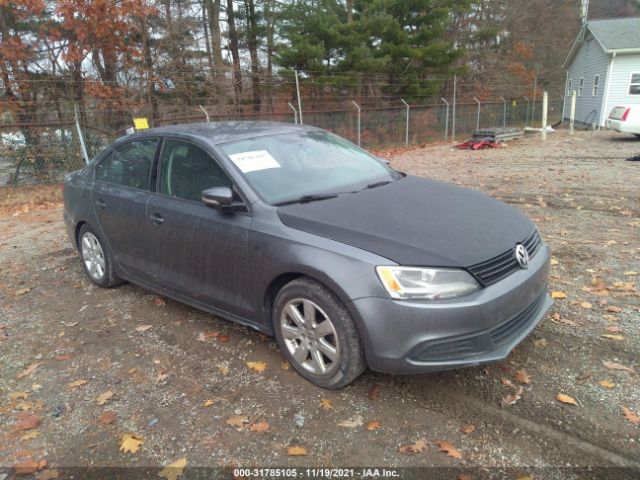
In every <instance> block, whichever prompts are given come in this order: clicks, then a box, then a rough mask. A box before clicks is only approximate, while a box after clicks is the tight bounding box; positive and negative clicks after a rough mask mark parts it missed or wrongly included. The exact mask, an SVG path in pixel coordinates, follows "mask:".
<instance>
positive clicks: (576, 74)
mask: <svg viewBox="0 0 640 480" xmlns="http://www.w3.org/2000/svg"><path fill="white" fill-rule="evenodd" d="M609 59H610V56H609V55H607V54H606V53H605V51H604V50H603V49H602V47H601V46H600V44H599V43H598V41H597V40H596V39H595V38H593V36H592V35H590V34H587V38H586V40H585V42H584V43H583V44H582V45H581V46H580V47H579V50H578V52H577V53H576V55H575V57H574V58H573V62H572V63H571V66H570V67H569V69H568V72H569V75H568V77H567V84H566V85H565V91H566V93H565V110H564V111H565V118H567V119H568V117H569V115H570V110H571V92H570V91H569V88H568V85H569V80H571V81H572V82H573V85H572V87H571V88H572V90H575V91H576V92H579V90H580V79H581V78H584V87H583V93H582V96H578V97H577V98H576V117H575V121H576V123H582V124H586V125H591V124H593V123H595V124H596V125H602V122H603V118H604V117H603V115H602V111H601V110H602V101H603V98H604V97H603V95H604V93H605V86H606V84H607V70H608V68H609ZM596 75H598V76H599V83H598V94H597V95H595V96H594V95H593V87H594V79H595V76H596Z"/></svg>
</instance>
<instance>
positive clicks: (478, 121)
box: [473, 97, 482, 130]
mask: <svg viewBox="0 0 640 480" xmlns="http://www.w3.org/2000/svg"><path fill="white" fill-rule="evenodd" d="M473 99H474V100H475V101H476V102H478V119H477V120H476V130H480V106H481V105H482V103H481V102H480V100H478V99H477V98H476V97H473Z"/></svg>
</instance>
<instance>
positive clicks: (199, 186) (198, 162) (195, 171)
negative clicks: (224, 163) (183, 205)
mask: <svg viewBox="0 0 640 480" xmlns="http://www.w3.org/2000/svg"><path fill="white" fill-rule="evenodd" d="M231 184H232V183H231V180H229V177H228V176H227V175H226V173H225V172H224V170H222V168H221V167H220V166H219V165H218V163H217V162H216V161H215V160H214V159H213V158H211V156H210V155H209V154H208V153H206V152H205V151H204V150H202V149H201V148H200V147H197V146H196V145H193V144H192V143H188V142H182V141H180V140H166V141H165V144H164V148H163V149H162V157H161V173H160V193H164V194H166V195H171V196H174V197H179V198H185V199H187V200H195V201H197V202H199V201H200V200H201V199H202V191H203V190H206V189H207V188H211V187H230V186H231Z"/></svg>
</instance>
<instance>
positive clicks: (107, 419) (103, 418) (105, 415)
mask: <svg viewBox="0 0 640 480" xmlns="http://www.w3.org/2000/svg"><path fill="white" fill-rule="evenodd" d="M115 419H116V414H115V413H113V412H111V411H109V410H106V411H104V412H102V413H101V414H100V416H99V417H98V423H100V424H102V425H109V424H110V423H113V421H114V420H115Z"/></svg>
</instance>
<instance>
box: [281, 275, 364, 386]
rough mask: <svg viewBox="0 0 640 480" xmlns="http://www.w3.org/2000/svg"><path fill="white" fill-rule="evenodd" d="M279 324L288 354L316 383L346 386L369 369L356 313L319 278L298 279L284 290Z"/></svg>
mask: <svg viewBox="0 0 640 480" xmlns="http://www.w3.org/2000/svg"><path fill="white" fill-rule="evenodd" d="M296 312H297V314H296ZM327 322H328V324H327ZM273 326H274V331H275V337H276V340H277V341H278V345H279V346H280V350H281V351H282V354H283V355H284V356H285V358H287V360H289V362H290V363H291V365H293V368H295V369H296V371H297V372H298V373H299V374H300V375H301V376H302V377H304V378H305V379H306V380H308V381H309V382H311V383H313V384H314V385H317V386H319V387H322V388H327V389H338V388H342V387H344V386H345V385H347V384H349V383H351V382H352V381H353V380H355V379H356V378H358V377H359V376H360V374H362V372H364V370H365V369H366V366H367V364H366V361H365V357H364V352H363V348H362V344H361V342H360V337H359V335H358V331H357V329H356V326H355V324H354V323H353V320H352V319H351V315H350V314H349V312H348V311H347V309H346V308H345V307H344V305H343V304H342V302H341V301H340V299H339V298H338V297H337V296H336V295H335V294H334V293H333V292H332V291H331V290H329V289H328V288H327V287H325V286H324V285H322V284H320V283H318V282H316V281H315V280H312V279H310V278H304V277H303V278H298V279H296V280H293V281H292V282H290V283H288V284H287V285H285V286H284V287H283V288H282V289H281V290H280V292H278V295H277V296H276V299H275V302H274V308H273ZM323 367H324V370H323Z"/></svg>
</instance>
